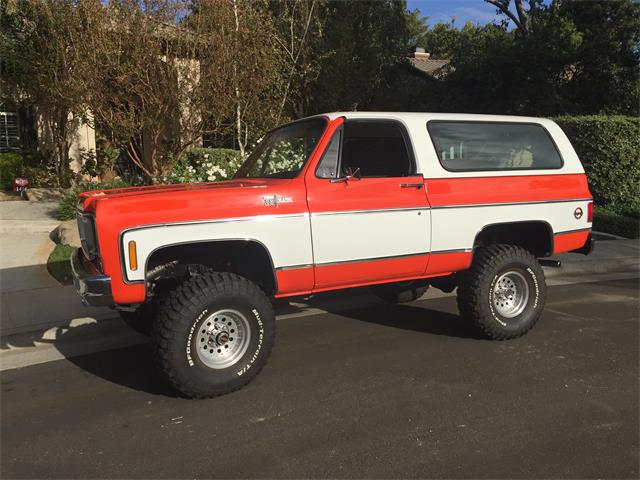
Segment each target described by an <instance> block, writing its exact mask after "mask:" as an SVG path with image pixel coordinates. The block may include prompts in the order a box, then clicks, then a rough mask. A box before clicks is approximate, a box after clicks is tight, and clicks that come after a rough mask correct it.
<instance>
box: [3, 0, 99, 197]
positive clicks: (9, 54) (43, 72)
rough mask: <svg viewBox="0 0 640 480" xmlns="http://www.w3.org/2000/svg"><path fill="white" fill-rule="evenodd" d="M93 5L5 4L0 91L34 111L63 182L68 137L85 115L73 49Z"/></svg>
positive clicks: (68, 1) (85, 0)
mask: <svg viewBox="0 0 640 480" xmlns="http://www.w3.org/2000/svg"><path fill="white" fill-rule="evenodd" d="M94 6H95V2H92V1H91V0H81V1H77V2H76V1H72V0H49V1H46V2H45V1H42V2H30V1H26V0H20V1H16V2H12V3H10V4H9V3H4V4H3V7H4V11H3V12H2V13H3V15H2V16H3V25H2V27H3V29H2V30H3V33H2V37H1V40H2V45H3V54H2V67H3V68H2V69H3V72H2V87H3V91H5V92H7V93H8V94H10V95H11V96H13V97H14V98H15V99H17V100H20V101H21V102H22V103H23V104H27V105H31V106H33V107H34V108H35V109H36V111H37V113H38V116H39V118H40V121H41V127H40V130H41V132H40V133H41V136H42V137H49V141H50V143H51V145H52V148H53V152H52V153H53V159H54V163H55V168H56V173H57V175H58V177H59V180H60V183H61V184H63V185H64V184H67V183H68V181H69V149H70V146H71V141H72V135H73V133H74V132H75V130H76V126H77V124H78V123H79V122H80V121H81V118H82V117H83V116H84V115H85V114H86V110H85V109H84V104H85V100H86V92H87V90H88V85H87V84H86V83H85V79H84V78H83V77H82V76H81V75H80V74H79V72H80V71H81V69H82V68H83V62H82V59H81V58H79V57H78V56H77V55H76V54H75V52H76V48H77V46H78V45H81V44H82V43H84V42H85V41H86V38H87V28H88V23H87V19H88V18H89V17H90V11H91V9H92V8H93V7H94ZM43 140H44V139H43Z"/></svg>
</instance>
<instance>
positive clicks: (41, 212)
mask: <svg viewBox="0 0 640 480" xmlns="http://www.w3.org/2000/svg"><path fill="white" fill-rule="evenodd" d="M56 207H57V203H55V202H42V203H34V202H27V201H20V200H17V201H7V202H1V203H0V220H1V221H0V294H1V296H2V299H1V302H2V303H1V305H0V313H1V322H0V336H3V337H5V336H7V335H12V334H16V333H24V332H29V331H35V330H45V329H47V328H49V327H52V326H59V325H68V324H69V323H70V322H71V320H73V319H77V318H86V317H94V318H98V319H103V318H107V317H113V316H114V313H113V312H112V311H110V310H109V309H97V308H86V307H84V306H83V305H82V303H81V302H80V300H79V298H78V296H77V294H76V292H75V290H74V288H73V286H64V285H61V284H60V283H58V282H57V281H56V280H55V279H54V278H52V277H51V276H50V275H49V273H48V272H47V267H46V264H47V258H48V257H49V254H50V253H51V251H52V250H53V249H54V247H55V243H54V242H53V241H51V239H50V238H49V234H50V232H51V231H52V230H53V229H54V228H55V227H57V226H58V225H59V224H60V221H59V220H57V219H56V218H55V217H54V213H55V209H56Z"/></svg>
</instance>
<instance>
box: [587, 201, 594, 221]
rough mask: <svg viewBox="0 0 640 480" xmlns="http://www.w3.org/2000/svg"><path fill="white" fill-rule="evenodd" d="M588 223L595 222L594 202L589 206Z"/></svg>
mask: <svg viewBox="0 0 640 480" xmlns="http://www.w3.org/2000/svg"><path fill="white" fill-rule="evenodd" d="M587 222H593V202H589V204H588V205H587Z"/></svg>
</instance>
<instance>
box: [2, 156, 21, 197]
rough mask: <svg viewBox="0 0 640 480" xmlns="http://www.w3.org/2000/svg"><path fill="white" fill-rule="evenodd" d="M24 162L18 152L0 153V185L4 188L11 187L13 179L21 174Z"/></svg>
mask: <svg viewBox="0 0 640 480" xmlns="http://www.w3.org/2000/svg"><path fill="white" fill-rule="evenodd" d="M23 169H24V162H23V160H22V155H20V154H19V153H0V185H2V188H3V189H5V190H8V189H10V188H11V183H12V182H13V179H14V178H16V177H18V176H20V175H22V171H23Z"/></svg>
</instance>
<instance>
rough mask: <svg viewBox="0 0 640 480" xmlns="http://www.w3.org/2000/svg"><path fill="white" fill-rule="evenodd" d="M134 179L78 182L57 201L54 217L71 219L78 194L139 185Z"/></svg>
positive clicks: (73, 215)
mask: <svg viewBox="0 0 640 480" xmlns="http://www.w3.org/2000/svg"><path fill="white" fill-rule="evenodd" d="M139 184H140V182H138V181H136V180H125V179H120V180H114V181H112V182H95V183H79V184H77V185H76V186H75V187H73V188H72V189H71V191H69V193H67V194H66V195H65V196H64V197H63V198H62V200H60V202H59V203H58V208H57V210H56V217H58V219H59V220H72V219H74V218H75V217H76V208H77V207H76V206H77V204H78V195H79V194H81V193H82V192H88V191H91V190H104V189H109V188H123V187H131V186H134V185H139Z"/></svg>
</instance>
